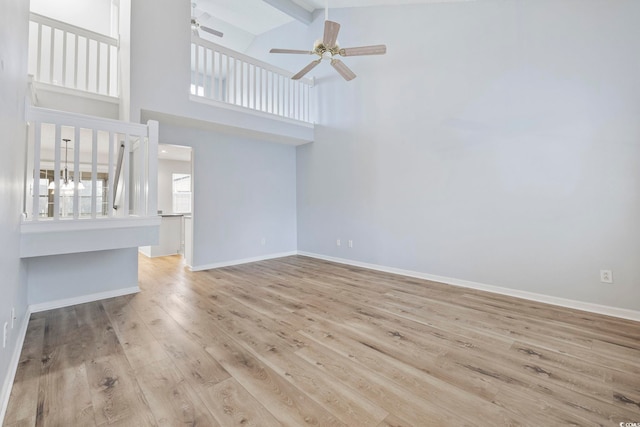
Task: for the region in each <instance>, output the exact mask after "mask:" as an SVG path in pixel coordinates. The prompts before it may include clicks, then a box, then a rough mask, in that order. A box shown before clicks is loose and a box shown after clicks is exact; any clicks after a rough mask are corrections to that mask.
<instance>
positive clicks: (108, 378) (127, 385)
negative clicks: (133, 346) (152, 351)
mask: <svg viewBox="0 0 640 427" xmlns="http://www.w3.org/2000/svg"><path fill="white" fill-rule="evenodd" d="M86 366H87V377H88V380H89V386H90V389H91V400H92V402H93V408H94V413H95V420H96V425H99V426H100V425H114V424H118V423H120V424H123V423H130V425H141V426H142V425H157V423H156V420H155V418H154V416H153V414H152V412H151V409H150V408H149V404H148V402H147V400H146V398H145V396H144V395H143V393H142V390H141V389H140V386H139V385H138V382H137V380H136V375H135V373H134V371H133V369H132V368H131V366H130V365H129V362H128V361H127V359H126V357H125V356H124V355H123V354H114V355H111V356H104V357H102V358H98V359H93V360H91V361H89V362H87V364H86Z"/></svg>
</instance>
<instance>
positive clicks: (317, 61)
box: [291, 59, 322, 80]
mask: <svg viewBox="0 0 640 427" xmlns="http://www.w3.org/2000/svg"><path fill="white" fill-rule="evenodd" d="M320 61H322V59H316V60H315V61H311V63H310V64H309V65H307V66H306V67H304V68H303V69H302V70H300V71H299V72H298V74H296V75H294V76H293V77H291V80H300V79H301V78H302V77H303V76H304V75H305V74H307V73H308V72H309V71H311V70H313V69H314V68H315V66H316V65H318V64H319V63H320Z"/></svg>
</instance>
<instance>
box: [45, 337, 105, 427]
mask: <svg viewBox="0 0 640 427" xmlns="http://www.w3.org/2000/svg"><path fill="white" fill-rule="evenodd" d="M45 341H46V335H45ZM42 365H43V366H42V372H41V377H40V382H39V392H38V409H37V413H36V426H76V425H77V426H80V425H83V426H84V425H86V426H88V425H94V424H95V417H94V412H93V405H92V402H91V395H90V392H89V383H88V380H87V372H86V367H85V364H84V356H83V348H82V343H81V342H80V341H76V342H70V343H67V344H62V345H59V346H55V347H51V346H48V347H47V353H46V354H45V355H44V356H43V360H42Z"/></svg>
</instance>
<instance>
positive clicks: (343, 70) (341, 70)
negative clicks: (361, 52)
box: [331, 59, 356, 81]
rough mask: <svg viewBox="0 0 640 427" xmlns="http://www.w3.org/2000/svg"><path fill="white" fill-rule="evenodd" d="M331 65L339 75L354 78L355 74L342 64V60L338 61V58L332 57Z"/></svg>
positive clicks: (349, 78)
mask: <svg viewBox="0 0 640 427" xmlns="http://www.w3.org/2000/svg"><path fill="white" fill-rule="evenodd" d="M331 66H332V67H333V68H335V69H336V71H337V72H338V73H340V75H341V76H342V77H343V78H344V79H345V80H346V81H349V80H353V79H355V78H356V74H355V73H354V72H353V71H351V69H350V68H349V67H347V66H346V65H344V62H342V61H340V60H339V59H332V60H331Z"/></svg>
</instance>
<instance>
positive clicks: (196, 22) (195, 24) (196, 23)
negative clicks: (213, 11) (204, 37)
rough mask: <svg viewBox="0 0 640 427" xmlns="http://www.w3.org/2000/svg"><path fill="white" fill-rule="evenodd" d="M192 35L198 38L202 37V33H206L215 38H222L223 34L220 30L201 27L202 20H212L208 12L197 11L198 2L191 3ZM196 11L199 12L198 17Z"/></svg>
mask: <svg viewBox="0 0 640 427" xmlns="http://www.w3.org/2000/svg"><path fill="white" fill-rule="evenodd" d="M191 10H192V12H191V33H192V34H193V35H194V36H196V37H200V31H199V30H202V31H205V32H207V33H209V34H213V35H214V36H218V37H222V36H223V33H222V32H221V31H218V30H214V29H213V28H209V27H205V26H204V25H200V20H201V19H202V20H203V21H206V20H207V19H209V18H211V15H209V14H208V13H207V12H204V11H202V10H200V9H197V5H196V2H193V3H191ZM196 11H197V12H199V13H198V15H197V16H196Z"/></svg>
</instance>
